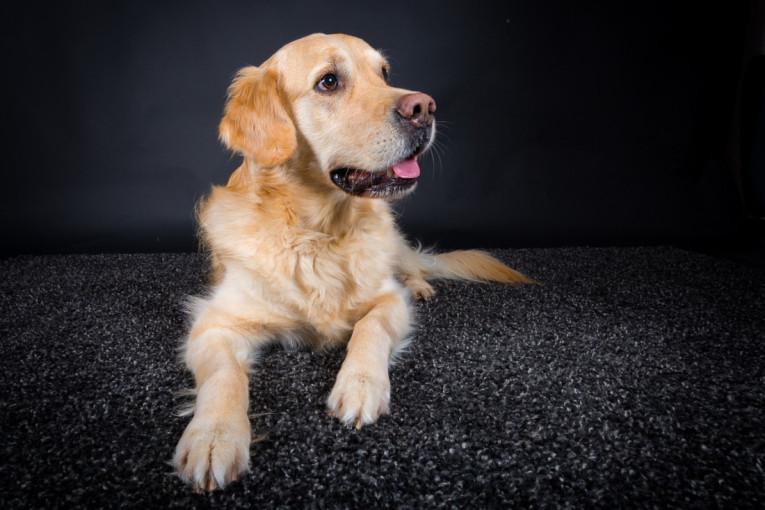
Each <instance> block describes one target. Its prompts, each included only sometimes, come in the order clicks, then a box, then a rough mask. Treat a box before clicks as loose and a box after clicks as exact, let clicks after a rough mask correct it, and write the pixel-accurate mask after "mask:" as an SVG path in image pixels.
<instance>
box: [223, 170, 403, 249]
mask: <svg viewBox="0 0 765 510" xmlns="http://www.w3.org/2000/svg"><path fill="white" fill-rule="evenodd" d="M316 175H317V172H315V171H314V170H313V169H310V168H308V169H305V170H304V171H302V172H295V171H294V167H293V170H291V171H290V172H289V173H288V172H287V168H286V167H285V166H282V165H279V166H275V167H273V168H268V169H264V168H261V167H260V166H259V165H258V164H257V163H256V162H255V161H254V160H252V159H251V158H245V159H244V162H243V163H242V166H240V167H239V168H238V169H237V170H236V171H234V173H233V174H232V175H231V178H230V179H229V181H228V185H227V187H228V188H231V189H233V190H236V191H239V192H244V193H252V194H254V195H255V196H257V197H258V199H259V200H261V201H262V202H264V203H266V204H267V207H268V208H269V209H271V210H279V211H280V212H283V213H284V214H283V216H284V218H285V221H286V223H287V225H288V226H291V227H295V228H299V229H303V230H310V231H314V232H317V233H321V234H324V235H327V236H331V237H335V238H342V237H344V236H345V235H347V234H348V233H349V232H350V231H352V230H353V229H354V228H356V227H357V225H359V223H360V222H361V221H363V218H364V217H366V216H369V215H373V216H375V217H377V218H380V217H384V216H391V211H390V205H389V204H388V203H387V202H386V201H385V200H379V199H367V198H359V197H352V196H350V195H347V194H345V193H344V192H342V191H341V190H339V189H338V190H335V189H332V188H331V187H330V186H328V185H327V183H324V182H320V181H319V179H317V178H316Z"/></svg>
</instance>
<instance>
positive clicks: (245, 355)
mask: <svg viewBox="0 0 765 510" xmlns="http://www.w3.org/2000/svg"><path fill="white" fill-rule="evenodd" d="M389 73H390V70H389V64H388V62H387V60H386V59H385V57H384V56H383V55H382V54H381V53H380V52H379V51H376V50H374V49H372V47H370V46H369V45H368V44H367V43H365V42H364V41H362V40H361V39H358V38H355V37H351V36H348V35H342V34H336V35H324V34H313V35H310V36H308V37H305V38H302V39H299V40H297V41H294V42H292V43H289V44H287V45H286V46H284V47H283V48H281V49H280V50H278V51H277V52H276V53H275V54H274V55H273V56H272V57H271V58H269V59H268V60H267V61H266V62H264V63H263V64H262V65H261V66H259V67H245V68H244V69H242V70H240V71H239V73H238V74H237V75H236V77H235V79H234V80H233V83H232V84H231V86H230V88H229V90H228V99H227V101H226V105H225V109H224V114H223V119H222V120H221V122H220V125H219V133H220V140H221V141H222V143H223V144H224V145H225V146H226V147H227V148H228V149H230V150H232V151H235V152H236V153H238V154H240V155H241V156H242V158H243V159H242V164H241V166H240V167H239V168H238V169H237V170H235V171H234V172H233V174H232V175H231V177H230V179H229V181H228V184H227V185H226V186H221V187H213V189H212V191H211V192H210V193H209V195H208V196H206V197H205V198H204V199H202V200H201V201H200V204H199V205H198V210H197V216H198V223H199V229H200V241H201V245H202V246H204V247H205V248H206V249H207V250H208V252H209V254H210V259H211V266H212V283H211V287H210V289H209V292H208V293H207V294H206V295H205V296H203V297H198V298H194V299H192V302H191V304H190V310H189V313H190V318H191V320H192V322H191V326H190V331H189V334H188V337H187V339H186V341H185V343H184V345H183V349H182V352H183V359H184V361H185V364H186V365H187V367H188V368H189V370H190V371H191V372H192V373H193V374H194V378H195V383H196V389H195V391H194V393H195V397H196V398H195V402H194V404H193V409H191V410H190V411H189V413H188V414H189V415H193V417H192V419H191V421H190V423H189V424H188V426H187V427H186V430H185V431H184V433H183V435H182V437H181V439H180V441H179V443H178V446H177V448H176V450H175V454H174V457H173V460H172V463H173V465H174V467H175V470H176V472H177V474H178V475H179V476H180V477H181V478H182V479H184V480H185V481H186V482H188V483H190V484H191V485H192V486H193V487H194V488H195V489H197V490H199V491H202V490H214V489H218V488H223V487H225V486H226V485H227V484H229V483H231V482H232V481H234V480H237V479H238V478H240V477H241V476H242V474H243V473H245V472H247V471H248V470H249V466H250V451H249V450H250V443H251V432H250V422H249V419H248V403H249V395H248V372H249V371H250V369H251V356H252V355H253V353H254V352H256V351H257V350H258V349H259V348H261V347H262V346H264V345H265V344H267V343H269V342H274V341H277V342H287V343H295V342H299V343H300V344H310V345H312V346H315V347H331V346H337V345H346V346H347V354H346V357H345V360H344V362H343V364H342V366H341V368H340V371H339V373H338V374H337V379H336V382H335V385H334V387H333V389H332V391H331V392H330V394H329V397H328V399H327V407H328V409H329V414H330V415H331V416H334V417H335V418H337V419H339V420H341V421H342V422H343V423H345V424H347V425H348V426H355V427H361V426H363V425H367V424H371V423H373V422H375V421H376V420H377V419H378V418H379V417H380V416H381V415H384V414H386V413H388V412H389V402H390V382H389V378H388V364H389V361H390V359H391V356H392V355H394V354H395V353H396V352H397V350H398V349H400V348H401V346H402V342H404V341H405V339H406V338H407V334H408V333H409V331H410V328H411V310H410V299H411V298H416V299H427V298H429V297H431V296H433V294H434V292H433V288H432V287H431V286H430V284H429V283H428V280H432V279H436V278H453V279H466V280H475V281H496V282H502V283H506V284H520V283H531V280H530V279H528V278H527V277H525V276H524V275H522V274H521V273H519V272H517V271H514V270H513V269H510V268H509V267H507V266H505V265H504V264H502V263H501V262H499V261H498V260H496V259H494V258H492V257H491V256H490V255H488V254H486V253H483V252H480V251H473V250H468V251H457V252H451V253H445V254H438V255H436V254H432V253H430V252H427V251H423V250H420V249H414V248H412V247H411V246H410V245H409V244H408V242H407V241H406V240H405V238H404V237H403V235H402V234H401V233H400V232H399V230H398V229H397V227H396V224H395V222H394V215H393V213H392V211H391V206H390V202H391V201H392V200H394V199H397V198H400V197H403V196H405V195H407V194H409V193H411V192H412V191H413V190H414V189H415V187H416V186H417V178H418V176H419V175H420V168H419V164H418V162H417V158H418V156H420V155H421V154H423V153H424V152H425V151H426V150H428V148H429V147H430V146H431V145H432V143H433V140H434V138H435V134H436V122H435V115H434V114H435V111H436V103H435V101H434V100H433V98H431V97H430V96H428V95H427V94H424V93H421V92H412V91H410V90H405V89H400V88H396V87H393V86H391V85H390V84H389V82H388V75H389Z"/></svg>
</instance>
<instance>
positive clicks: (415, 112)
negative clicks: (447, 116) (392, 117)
mask: <svg viewBox="0 0 765 510" xmlns="http://www.w3.org/2000/svg"><path fill="white" fill-rule="evenodd" d="M396 111H397V112H398V114H399V115H401V117H403V118H404V119H406V120H408V121H409V123H410V124H412V125H413V126H416V127H421V126H430V125H432V124H433V119H434V116H433V113H435V111H436V102H435V101H434V100H433V98H432V97H430V96H429V95H427V94H423V93H422V92H415V93H413V94H407V95H405V96H401V97H400V98H398V101H397V102H396Z"/></svg>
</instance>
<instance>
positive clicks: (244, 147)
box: [218, 66, 297, 168]
mask: <svg viewBox="0 0 765 510" xmlns="http://www.w3.org/2000/svg"><path fill="white" fill-rule="evenodd" d="M218 131H219V133H220V139H221V141H222V142H223V144H224V145H225V146H226V147H228V148H229V149H231V150H233V151H237V152H239V153H242V154H244V155H248V156H251V157H253V158H254V159H255V161H256V162H257V163H258V164H259V165H261V166H263V167H265V168H269V167H272V166H275V165H278V164H279V163H283V162H285V161H286V160H288V159H289V157H290V156H291V155H292V153H293V152H294V150H295V147H296V145H297V139H296V137H295V126H294V125H293V124H292V120H290V117H289V115H288V114H287V110H285V108H284V105H283V104H282V101H281V99H280V97H279V90H278V89H277V83H276V71H274V70H273V69H263V68H262V67H261V68H257V67H254V66H251V67H245V68H244V69H242V70H240V71H239V72H238V73H237V75H236V78H234V81H233V83H232V84H231V86H230V87H229V89H228V101H227V102H226V109H225V111H224V114H223V120H221V122H220V126H219V127H218Z"/></svg>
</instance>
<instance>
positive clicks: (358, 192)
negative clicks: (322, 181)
mask: <svg viewBox="0 0 765 510" xmlns="http://www.w3.org/2000/svg"><path fill="white" fill-rule="evenodd" d="M329 176H330V178H331V179H332V182H334V183H335V184H336V185H337V186H338V187H339V188H340V189H342V190H343V191H345V192H346V193H348V194H350V195H355V196H360V197H369V198H382V197H394V196H398V195H403V194H405V193H408V192H410V191H412V190H413V189H414V187H415V186H416V185H417V178H418V177H419V176H420V166H419V165H418V164H417V160H416V159H415V158H414V157H411V158H407V159H405V160H403V161H400V162H398V163H396V164H395V165H393V166H392V167H391V168H389V169H387V170H383V171H378V172H369V171H367V170H359V169H357V168H339V169H337V170H333V171H332V172H330V174H329Z"/></svg>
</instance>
